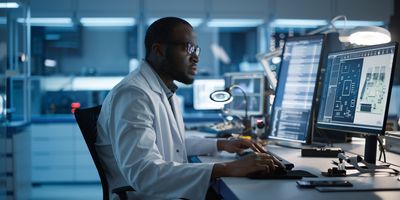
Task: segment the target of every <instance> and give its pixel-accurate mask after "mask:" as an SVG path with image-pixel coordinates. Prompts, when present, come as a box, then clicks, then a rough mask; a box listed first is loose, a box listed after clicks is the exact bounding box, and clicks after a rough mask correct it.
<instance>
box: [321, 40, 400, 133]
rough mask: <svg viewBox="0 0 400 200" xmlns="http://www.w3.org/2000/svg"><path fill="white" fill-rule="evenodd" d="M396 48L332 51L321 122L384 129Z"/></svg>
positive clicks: (329, 59) (329, 58)
mask: <svg viewBox="0 0 400 200" xmlns="http://www.w3.org/2000/svg"><path fill="white" fill-rule="evenodd" d="M394 50H395V47H394V46H388V47H382V48H374V49H367V50H365V49H362V50H355V51H353V52H350V53H336V54H331V55H330V56H329V57H328V70H329V71H327V73H328V75H329V76H327V78H328V80H326V81H325V83H326V84H327V85H326V86H325V87H327V88H325V89H326V90H327V94H326V96H324V97H323V98H322V100H323V101H322V103H324V104H323V107H322V108H323V109H322V110H321V112H322V113H320V118H319V121H320V123H321V124H324V123H330V124H338V125H342V126H349V127H354V126H355V127H368V128H371V129H376V130H382V126H383V123H384V116H385V111H386V106H387V105H386V104H387V99H388V98H387V97H388V92H389V86H390V77H391V76H390V75H391V72H392V63H393V56H394ZM324 100H325V101H324Z"/></svg>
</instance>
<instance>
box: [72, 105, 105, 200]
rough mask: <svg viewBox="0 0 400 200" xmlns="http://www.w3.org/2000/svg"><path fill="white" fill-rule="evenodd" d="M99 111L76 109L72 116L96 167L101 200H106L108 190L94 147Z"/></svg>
mask: <svg viewBox="0 0 400 200" xmlns="http://www.w3.org/2000/svg"><path fill="white" fill-rule="evenodd" d="M100 110H101V105H99V106H95V107H91V108H82V109H76V110H75V113H74V114H75V119H76V122H77V123H78V125H79V128H80V129H81V132H82V135H83V138H84V139H85V142H86V145H87V147H88V149H89V152H90V155H91V156H92V159H93V162H94V164H95V165H96V168H97V172H98V173H99V176H100V181H101V187H102V189H103V200H108V199H109V190H108V182H107V178H106V175H105V172H104V169H103V167H102V166H101V163H100V159H99V157H98V155H97V152H96V148H95V145H94V144H95V142H96V138H97V119H98V118H99V114H100Z"/></svg>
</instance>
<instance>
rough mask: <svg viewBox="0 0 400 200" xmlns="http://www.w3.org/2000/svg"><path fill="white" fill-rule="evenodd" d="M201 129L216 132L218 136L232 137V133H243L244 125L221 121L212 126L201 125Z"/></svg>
mask: <svg viewBox="0 0 400 200" xmlns="http://www.w3.org/2000/svg"><path fill="white" fill-rule="evenodd" d="M199 131H201V132H207V133H215V134H216V135H217V137H230V136H231V134H232V133H241V132H242V131H243V127H238V126H237V125H234V124H232V123H226V122H221V123H217V124H213V125H210V126H202V127H199Z"/></svg>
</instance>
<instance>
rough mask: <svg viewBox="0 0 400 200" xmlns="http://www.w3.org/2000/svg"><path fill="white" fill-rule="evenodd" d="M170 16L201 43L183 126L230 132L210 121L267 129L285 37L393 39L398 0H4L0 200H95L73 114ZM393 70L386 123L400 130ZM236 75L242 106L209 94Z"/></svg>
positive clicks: (184, 96) (183, 89) (399, 77)
mask: <svg viewBox="0 0 400 200" xmlns="http://www.w3.org/2000/svg"><path fill="white" fill-rule="evenodd" d="M166 16H176V17H180V18H183V19H185V20H187V21H188V22H189V23H190V24H191V25H192V26H193V27H194V30H195V32H196V36H197V41H198V45H199V47H200V48H201V54H200V61H199V63H198V67H197V70H198V73H197V75H196V78H195V82H194V84H192V85H184V84H181V83H177V84H178V87H179V89H178V91H177V96H178V98H179V100H180V109H181V111H182V113H183V118H184V121H185V124H186V129H187V130H193V129H195V128H198V127H201V128H202V130H204V131H206V132H207V131H208V132H210V130H208V129H214V131H215V132H214V133H217V134H224V133H226V132H222V131H225V130H222V131H221V130H215V129H218V128H219V129H227V127H215V126H210V124H214V123H215V122H219V123H222V122H224V120H226V113H224V112H229V111H230V110H231V111H232V112H233V113H234V114H233V115H232V116H233V117H234V118H235V117H236V116H235V115H237V116H240V115H242V114H243V112H242V111H243V106H247V108H248V110H247V109H246V113H245V114H246V117H247V115H249V118H250V119H249V120H250V122H249V123H250V126H252V127H254V126H256V123H257V121H258V120H264V122H265V123H266V124H268V119H270V118H271V117H270V116H271V112H273V111H272V110H273V109H272V105H273V101H274V96H275V95H274V94H275V93H274V92H275V91H277V88H276V87H277V85H276V84H277V82H276V81H278V82H279V81H280V79H279V68H280V66H281V62H283V60H284V58H282V57H281V55H282V48H283V47H284V45H285V41H286V40H288V38H292V37H301V36H313V35H329V36H331V35H334V37H337V39H340V40H339V41H338V42H336V44H337V45H338V46H336V50H343V49H350V48H355V47H363V46H368V45H369V44H363V43H354V42H353V41H350V40H349V35H350V34H351V31H353V30H354V29H356V28H359V27H364V28H366V27H379V28H380V29H379V31H380V32H382V33H383V34H385V35H386V36H387V37H389V39H387V38H385V39H386V40H384V42H381V43H386V42H390V41H400V2H399V1H396V0H379V1H378V0H246V1H243V0H112V1H108V0H0V199H1V200H3V199H32V200H41V199H55V200H56V199H102V198H103V193H102V188H101V182H100V178H99V175H98V172H97V170H96V167H95V165H94V163H93V160H92V157H91V156H90V154H89V151H88V148H87V145H86V143H85V141H84V139H83V137H82V133H81V130H80V128H79V126H78V124H77V123H76V120H75V117H74V112H75V110H76V109H79V108H87V107H93V106H96V105H100V104H102V102H103V100H104V98H105V97H106V95H107V94H108V92H109V91H110V90H111V89H112V87H113V86H114V85H116V84H117V83H118V82H119V81H120V80H122V78H123V77H124V76H125V75H127V74H128V73H129V72H131V71H133V70H135V69H136V68H137V67H138V66H139V65H140V63H141V62H142V60H143V59H144V55H145V50H144V37H145V32H146V29H147V27H148V26H149V25H150V24H151V23H152V22H154V21H155V20H157V19H159V18H161V17H166ZM289 40H290V39H289ZM289 40H288V41H289ZM397 57H398V56H397ZM394 67H395V71H394V75H393V84H391V85H390V87H391V96H390V97H389V99H390V105H389V107H388V112H387V119H388V120H387V124H388V125H387V126H388V127H389V126H390V127H389V128H390V130H391V131H398V130H399V129H398V126H399V125H398V123H399V122H398V118H399V116H400V101H399V99H400V86H399V84H400V67H399V64H396V65H395V66H394ZM259 75H261V76H262V78H261V79H260V80H261V83H260V82H257V80H258V79H257V76H259ZM248 76H253V77H251V80H252V81H253V82H251V84H247V85H246V80H245V79H246V77H247V78H248ZM254 76H255V77H254ZM241 81H242V82H243V84H242V85H244V87H252V88H253V89H249V88H247V90H246V92H248V93H249V95H248V96H249V99H248V101H247V102H246V105H242V104H241V103H242V102H241V101H235V100H234V101H233V102H231V103H229V104H224V105H223V104H220V103H218V102H213V101H212V100H210V99H209V98H208V97H209V95H210V93H211V92H213V91H215V90H222V89H224V88H225V87H227V86H229V85H231V84H239V85H240V84H241ZM252 84H258V86H259V87H254V86H253V85H252ZM278 88H279V85H278ZM255 90H260V93H257V92H259V91H255ZM233 95H234V96H235V95H236V96H238V97H237V98H239V99H240V96H241V92H240V91H239V92H238V91H236V93H233ZM260 105H262V107H259V106H260ZM235 112H236V114H235ZM250 116H251V117H250ZM239 118H240V117H239ZM389 122H393V123H392V124H389ZM206 125H207V126H206ZM228 128H232V127H228ZM389 128H388V129H389ZM254 130H255V128H254ZM218 131H220V132H218ZM211 132H212V131H211ZM262 132H263V130H262V131H261V133H260V134H261V135H262V134H264V137H268V136H265V134H267V133H262ZM333 139H334V138H333ZM339 140H342V139H339ZM396 145H397V147H391V148H392V150H393V152H395V153H396V151H397V153H398V152H400V150H399V149H400V142H398V143H396ZM389 150H390V149H389ZM393 162H394V163H396V162H397V165H400V161H399V160H397V161H393Z"/></svg>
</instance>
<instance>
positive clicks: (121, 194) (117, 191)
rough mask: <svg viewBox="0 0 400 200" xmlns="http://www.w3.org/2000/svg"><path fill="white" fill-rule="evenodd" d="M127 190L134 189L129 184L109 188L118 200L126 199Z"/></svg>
mask: <svg viewBox="0 0 400 200" xmlns="http://www.w3.org/2000/svg"><path fill="white" fill-rule="evenodd" d="M128 191H135V189H133V187H131V186H123V187H117V188H114V189H112V190H111V192H112V193H115V194H117V195H118V197H119V199H120V200H124V199H128V195H127V194H126V192H128Z"/></svg>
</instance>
